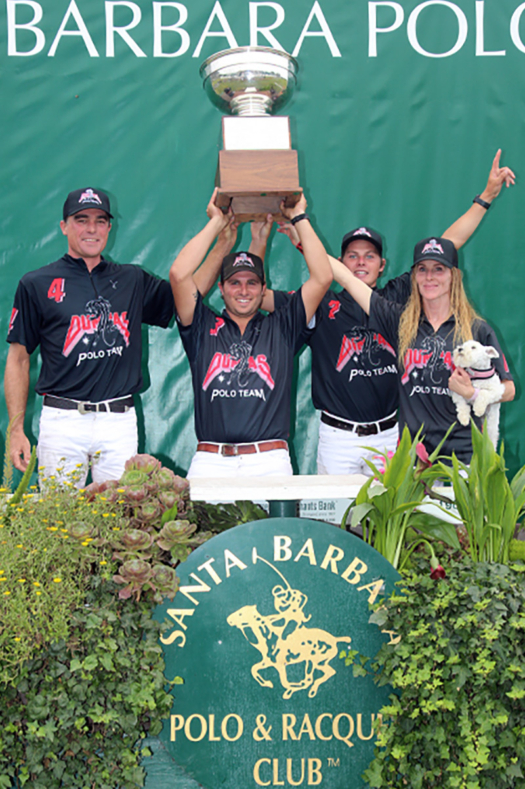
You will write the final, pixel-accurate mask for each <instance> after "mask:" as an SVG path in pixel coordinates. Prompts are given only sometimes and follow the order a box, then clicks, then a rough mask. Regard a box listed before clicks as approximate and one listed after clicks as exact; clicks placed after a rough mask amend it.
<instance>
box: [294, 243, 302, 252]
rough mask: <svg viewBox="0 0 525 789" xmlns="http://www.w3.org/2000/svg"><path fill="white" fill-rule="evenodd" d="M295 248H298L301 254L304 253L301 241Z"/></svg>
mask: <svg viewBox="0 0 525 789" xmlns="http://www.w3.org/2000/svg"><path fill="white" fill-rule="evenodd" d="M295 248H296V250H297V251H298V252H300V253H301V255H304V249H303V245H302V244H301V242H299V243H298V244H297V246H296V247H295Z"/></svg>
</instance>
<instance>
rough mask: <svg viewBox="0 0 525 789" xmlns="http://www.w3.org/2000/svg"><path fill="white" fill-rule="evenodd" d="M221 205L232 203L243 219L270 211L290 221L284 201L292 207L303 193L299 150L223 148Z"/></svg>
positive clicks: (258, 217)
mask: <svg viewBox="0 0 525 789" xmlns="http://www.w3.org/2000/svg"><path fill="white" fill-rule="evenodd" d="M216 185H217V186H218V187H219V191H218V195H217V205H218V206H219V207H220V208H222V210H223V211H227V210H228V207H229V206H230V205H231V206H232V210H233V213H234V214H235V216H236V217H237V218H238V220H239V222H252V221H261V220H263V219H265V218H266V215H267V214H273V216H274V217H275V218H276V219H281V220H284V221H286V217H285V216H283V214H281V209H280V206H281V201H282V200H284V201H285V205H286V206H287V207H289V208H291V207H292V206H294V205H295V204H296V203H297V202H298V200H299V198H300V196H301V194H302V191H303V190H302V189H301V187H300V186H299V168H298V164H297V151H294V150H291V149H290V150H260V151H253V150H252V151H249V150H248V151H219V166H218V169H217V178H216Z"/></svg>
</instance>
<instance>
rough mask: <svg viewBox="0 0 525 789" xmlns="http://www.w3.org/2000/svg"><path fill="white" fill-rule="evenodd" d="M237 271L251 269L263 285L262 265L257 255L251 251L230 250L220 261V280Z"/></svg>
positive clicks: (222, 280) (228, 277)
mask: <svg viewBox="0 0 525 789" xmlns="http://www.w3.org/2000/svg"><path fill="white" fill-rule="evenodd" d="M238 271H251V272H252V273H253V274H256V275H257V276H258V277H259V279H260V280H261V282H262V283H263V285H264V265H263V262H262V260H261V258H260V257H259V255H252V253H251V252H231V253H230V254H229V255H226V257H225V258H224V259H223V261H222V268H221V282H225V281H226V280H227V279H230V277H233V275H234V274H236V273H237V272H238Z"/></svg>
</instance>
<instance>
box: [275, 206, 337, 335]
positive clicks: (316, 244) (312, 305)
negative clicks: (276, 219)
mask: <svg viewBox="0 0 525 789" xmlns="http://www.w3.org/2000/svg"><path fill="white" fill-rule="evenodd" d="M281 211H282V213H283V215H284V216H285V217H286V218H287V219H290V220H292V219H295V218H297V217H299V216H301V215H302V214H304V213H305V211H306V198H305V196H304V194H303V195H301V198H300V200H299V202H298V203H297V204H296V205H295V206H294V207H293V208H285V207H284V201H283V203H281ZM294 227H295V230H297V233H298V234H299V240H300V242H301V246H302V248H303V253H304V259H305V260H306V265H307V266H308V272H309V274H310V276H309V278H308V279H307V280H306V282H305V283H304V285H303V286H302V288H301V293H302V297H303V304H304V308H305V312H306V320H307V322H308V323H309V322H310V321H311V320H312V318H313V316H314V315H315V311H316V309H317V307H318V306H319V304H320V303H321V299H322V298H323V296H324V294H325V293H326V291H327V290H328V288H329V287H330V284H331V282H332V271H331V269H330V263H329V262H328V255H327V254H326V251H325V248H324V246H323V244H322V242H321V240H320V239H319V238H318V236H317V234H316V232H315V230H314V229H313V227H312V225H311V224H310V220H309V219H307V218H305V219H300V220H299V221H298V222H297V223H296V224H295V225H294Z"/></svg>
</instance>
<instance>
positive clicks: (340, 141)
mask: <svg viewBox="0 0 525 789" xmlns="http://www.w3.org/2000/svg"><path fill="white" fill-rule="evenodd" d="M524 5H525V4H523V5H520V4H519V3H518V2H517V0H486V1H485V2H481V1H478V2H474V0H457V2H454V3H453V2H445V0H431V2H423V3H418V2H413V0H403V1H402V2H366V1H365V0H347V2H345V3H341V2H337V1H336V0H319V2H312V0H295V2H291V0H281V2H280V3H249V2H246V0H222V2H221V3H219V2H216V3H214V2H213V0H193V2H191V3H189V2H187V0H186V2H184V3H182V2H180V3H175V2H172V3H169V2H164V3H156V2H148V1H147V0H136V2H120V3H119V2H106V3H104V2H102V0H77V3H76V4H75V2H68V0H40V1H39V2H35V1H34V0H33V2H29V0H26V1H25V2H21V1H16V0H7V2H6V3H3V4H2V6H1V7H0V86H1V97H2V108H1V111H0V129H1V140H2V156H1V171H2V180H1V184H2V188H1V191H0V223H1V228H2V239H3V241H2V247H1V256H0V266H1V274H2V289H1V299H2V309H1V311H0V315H1V318H0V320H1V332H2V334H3V336H5V335H6V332H7V325H8V321H9V316H10V313H11V306H12V299H13V295H14V291H15V288H16V284H17V281H18V279H19V277H20V276H21V275H22V274H23V273H25V272H26V271H29V270H31V269H34V268H37V267H39V266H42V265H44V264H45V263H47V262H50V261H51V260H54V259H56V258H57V257H59V256H60V255H61V254H62V253H63V251H64V250H65V245H64V239H63V237H62V235H61V233H60V230H59V227H58V222H59V219H60V215H61V206H62V203H63V200H64V197H65V195H66V194H67V192H68V191H70V190H71V189H75V188H78V187H80V186H86V185H93V186H96V187H99V188H103V189H105V190H107V191H108V192H109V193H110V195H111V197H112V201H113V204H114V205H115V208H116V210H115V211H114V213H115V215H116V220H115V223H114V228H113V231H112V234H111V242H110V245H109V249H108V252H109V255H110V256H111V258H112V259H114V260H115V261H117V262H127V263H129V262H134V263H137V264H139V265H143V266H144V267H146V268H147V269H148V270H150V271H152V272H154V273H156V274H159V275H161V276H167V273H168V270H169V266H170V263H171V261H172V260H173V258H174V256H175V255H176V253H177V252H178V250H179V249H180V248H181V247H182V246H183V245H184V244H185V243H186V241H188V239H189V238H190V237H191V236H192V235H193V234H194V233H195V232H196V231H198V230H199V229H200V228H201V226H202V225H203V224H204V222H205V213H204V211H205V207H206V204H207V201H208V198H209V195H210V194H211V191H212V188H213V181H214V176H215V168H216V161H217V150H218V146H219V139H220V125H221V123H220V121H221V115H220V112H219V111H218V110H217V109H215V108H214V107H213V106H212V105H211V103H210V102H209V100H208V99H207V98H206V95H205V93H204V91H203V90H202V84H201V80H200V77H199V65H200V63H201V62H202V60H204V58H206V57H208V56H209V55H210V54H212V53H213V52H215V51H218V50H219V49H224V48H227V47H229V46H233V45H235V44H237V45H239V46H241V45H247V44H249V43H258V44H262V45H264V44H268V43H272V44H273V45H275V44H276V42H278V43H279V44H280V45H282V46H283V47H284V48H285V49H287V50H288V51H291V52H294V53H295V54H296V56H297V58H298V60H299V64H300V76H299V85H298V89H297V91H296V93H295V96H294V98H293V100H292V102H291V103H290V104H289V105H288V107H287V108H286V110H285V112H286V113H288V114H289V115H290V118H291V126H292V135H293V144H294V147H295V148H297V149H298V151H299V161H300V173H301V182H302V185H303V187H304V188H305V191H306V194H307V197H308V201H309V212H310V214H311V216H312V218H313V220H314V222H315V226H316V227H317V229H318V230H319V232H320V234H321V236H322V238H323V240H324V241H325V243H326V245H327V248H328V249H329V250H330V251H331V252H332V253H334V254H336V255H337V254H338V250H339V242H340V238H341V236H342V235H343V234H344V232H346V231H348V230H350V229H351V228H353V227H355V226H357V225H360V224H370V225H372V226H373V227H375V228H377V229H378V230H380V231H381V232H382V233H383V234H384V236H385V237H386V239H387V247H386V255H387V258H388V265H387V271H386V274H385V275H384V276H385V277H386V278H388V276H389V275H395V274H399V273H401V272H402V271H403V270H405V269H406V268H407V266H408V265H409V263H410V258H411V253H412V248H413V245H414V243H415V241H417V240H418V239H420V238H422V237H424V236H428V235H431V234H439V233H440V232H442V231H443V230H444V229H445V228H446V227H447V226H448V225H449V224H450V223H451V222H452V221H453V220H454V219H455V218H456V217H457V216H459V215H460V214H461V213H462V212H463V211H465V210H466V209H467V208H468V206H469V205H470V202H471V200H472V198H473V197H474V195H475V194H477V193H479V192H480V191H481V190H482V189H483V187H484V185H485V182H486V178H487V175H488V171H489V166H490V163H491V161H492V158H493V156H494V153H495V151H496V149H497V148H498V147H502V148H503V151H504V156H503V160H502V161H503V163H505V164H509V165H510V166H512V167H513V168H514V169H515V171H516V172H517V174H518V184H517V186H516V187H514V189H513V190H511V191H509V192H505V193H504V194H503V195H502V196H501V197H500V198H499V200H498V202H497V203H496V204H495V205H494V206H493V207H492V208H491V210H490V212H489V215H488V216H487V217H486V219H485V220H484V222H483V224H482V226H481V227H480V229H479V230H478V231H477V233H476V234H475V236H474V238H473V239H472V240H471V241H470V242H469V244H468V245H467V246H466V248H465V249H464V250H463V251H462V252H461V253H460V261H461V266H462V267H463V269H464V271H465V274H466V284H467V289H468V292H469V294H470V296H471V298H472V300H473V301H474V303H475V305H476V307H477V309H478V310H479V311H480V312H481V314H482V315H483V316H484V317H485V318H486V319H487V320H488V321H489V322H490V323H491V324H492V325H493V326H494V327H495V328H496V330H497V332H498V335H499V338H500V340H501V343H502V345H503V347H504V349H505V351H506V353H507V358H508V362H509V364H510V366H511V369H512V370H513V373H514V375H515V380H516V384H517V391H518V396H517V399H516V401H515V402H514V403H512V404H510V405H506V406H504V407H503V409H502V423H503V431H502V433H503V437H504V438H505V441H506V446H507V456H508V459H509V462H510V465H511V466H512V467H513V468H515V467H517V465H518V464H519V465H521V462H523V460H524V459H525V458H524V452H523V442H524V439H525V434H524V427H523V424H522V420H521V402H520V394H521V384H520V382H521V378H522V376H523V374H524V373H525V360H524V357H523V349H522V340H521V331H522V327H523V319H522V301H523V298H522V276H523V275H522V270H523V260H522V258H523V253H522V249H521V247H522V244H521V243H520V242H521V240H522V239H521V232H522V225H521V221H522V220H521V216H522V209H523V192H522V186H521V183H520V175H521V173H522V172H523V170H524V166H523V165H524V157H525V150H524V146H523V139H524V106H523V96H524V93H525V90H524V89H525V45H524V44H523V43H522V38H523V40H524V41H525V20H524V17H525V13H524V14H522V12H523V10H524ZM250 19H251V22H250ZM275 23H280V24H279V25H278V26H275V27H273V29H269V30H268V31H267V33H266V35H265V34H264V33H261V32H259V33H258V34H257V31H256V30H255V28H256V27H257V26H258V27H259V28H264V27H266V28H271V27H272V26H273V25H274V24H275ZM130 25H134V26H133V27H130ZM176 25H179V27H178V31H179V32H177V30H175V29H174V30H167V29H166V30H164V31H161V30H160V26H163V27H166V28H167V27H168V26H176ZM112 27H120V28H121V32H120V33H114V32H112ZM125 28H127V29H125ZM155 30H156V31H157V32H156V33H155ZM378 30H381V32H376V31H378ZM206 33H208V34H207V35H205V34H206ZM272 36H273V37H274V39H273V40H272V38H271V37H272ZM268 37H269V38H268ZM431 54H433V55H439V54H441V55H443V56H442V57H438V56H430V55H431ZM168 55H172V56H168ZM248 236H249V230H248V229H247V228H245V230H244V235H243V237H242V239H241V242H240V243H241V245H242V246H247V245H248V243H249V241H248ZM268 265H269V279H270V282H271V284H272V285H273V286H274V287H281V288H287V289H289V288H292V287H296V286H297V285H298V284H299V283H300V282H301V279H302V278H303V277H304V276H305V266H304V261H303V260H302V258H301V256H300V255H299V254H298V253H297V252H295V251H294V250H293V249H292V248H291V246H290V245H289V242H288V241H287V240H286V239H284V238H281V237H279V236H277V237H275V236H273V237H272V243H271V248H270V252H269V256H268ZM211 302H212V304H213V305H214V306H219V300H218V299H217V294H214V295H213V296H212V298H211ZM145 339H146V344H145V355H144V357H145V362H147V364H148V367H149V375H148V376H147V378H146V385H145V391H144V393H143V395H142V413H143V422H144V424H143V428H144V433H143V439H142V447H141V448H142V449H143V450H144V449H145V450H146V451H149V452H152V453H154V454H156V455H157V456H159V457H161V458H162V459H163V460H164V461H165V462H169V465H172V466H174V467H176V468H178V469H181V470H184V471H185V470H187V468H188V465H189V462H190V459H191V456H192V452H193V449H194V445H195V436H194V433H193V415H192V394H191V387H190V385H189V381H190V378H189V369H188V365H187V362H186V359H185V356H184V353H183V350H182V346H181V343H180V340H179V337H178V332H177V329H176V328H172V329H169V330H167V331H164V330H161V329H157V328H154V329H149V330H145ZM6 353H7V345H5V346H4V347H3V350H2V354H3V355H2V360H1V361H2V363H3V362H4V361H5V355H6ZM2 366H3V365H2ZM297 370H298V375H297V405H296V408H295V410H294V419H295V424H294V426H293V445H294V453H295V457H296V458H297V459H298V461H299V462H298V464H297V470H298V471H300V472H302V473H312V472H314V471H315V452H316V435H317V421H316V420H317V417H316V414H315V412H314V410H313V408H312V405H311V399H310V390H309V351H307V352H303V353H302V355H301V356H300V358H299V361H298V367H297ZM36 372H37V360H36V359H35V360H34V363H33V366H32V376H33V378H34V377H35V376H36ZM39 408H40V402H39V398H36V397H35V396H34V395H31V396H30V401H29V405H28V419H27V422H26V425H27V427H28V430H29V429H30V428H31V427H32V437H33V438H35V437H36V435H37V425H38V421H37V420H38V412H39ZM0 421H1V424H0V431H1V435H2V438H5V430H6V426H7V415H6V411H5V404H2V408H1V412H0ZM144 434H145V437H144ZM520 458H521V462H520Z"/></svg>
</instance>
